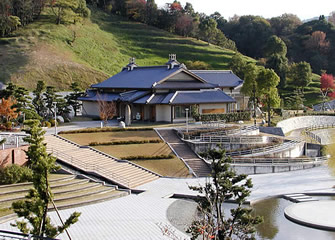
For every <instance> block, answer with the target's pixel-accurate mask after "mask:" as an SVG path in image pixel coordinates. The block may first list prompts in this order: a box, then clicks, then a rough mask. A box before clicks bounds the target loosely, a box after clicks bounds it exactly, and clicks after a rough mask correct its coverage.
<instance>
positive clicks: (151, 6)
mask: <svg viewBox="0 0 335 240" xmlns="http://www.w3.org/2000/svg"><path fill="white" fill-rule="evenodd" d="M157 16H158V12H157V4H156V3H155V0H147V2H146V4H145V23H146V24H149V25H152V26H154V25H156V23H157Z"/></svg>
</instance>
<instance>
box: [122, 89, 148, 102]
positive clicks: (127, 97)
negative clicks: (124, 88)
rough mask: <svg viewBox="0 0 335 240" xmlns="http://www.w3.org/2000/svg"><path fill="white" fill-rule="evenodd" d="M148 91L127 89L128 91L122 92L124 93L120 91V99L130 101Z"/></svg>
mask: <svg viewBox="0 0 335 240" xmlns="http://www.w3.org/2000/svg"><path fill="white" fill-rule="evenodd" d="M149 93H150V92H149V91H136V90H134V91H129V92H124V93H120V99H121V101H124V102H132V101H134V100H136V99H138V98H141V97H143V96H144V95H147V94H149Z"/></svg>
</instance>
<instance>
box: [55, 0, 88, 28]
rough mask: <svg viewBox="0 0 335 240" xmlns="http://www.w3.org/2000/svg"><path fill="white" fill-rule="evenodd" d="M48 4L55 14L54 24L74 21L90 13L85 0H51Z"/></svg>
mask: <svg viewBox="0 0 335 240" xmlns="http://www.w3.org/2000/svg"><path fill="white" fill-rule="evenodd" d="M50 6H51V10H52V12H53V14H54V15H55V16H56V24H61V23H65V22H76V21H77V20H79V19H80V18H82V17H84V18H85V17H88V16H89V15H90V10H89V9H88V8H87V6H86V1H85V0H51V2H50Z"/></svg>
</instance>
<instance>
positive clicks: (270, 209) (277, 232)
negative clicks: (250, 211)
mask: <svg viewBox="0 0 335 240" xmlns="http://www.w3.org/2000/svg"><path fill="white" fill-rule="evenodd" d="M317 198H319V199H320V200H326V199H327V200H329V199H333V197H317ZM291 204H296V203H292V202H290V201H287V200H285V199H282V198H272V199H266V200H263V201H260V202H258V203H256V204H254V205H253V206H252V207H253V208H254V209H255V213H257V214H259V215H261V216H263V218H264V223H262V224H261V225H260V226H259V227H258V228H257V239H275V240H318V239H322V240H333V239H335V232H329V231H323V230H318V229H314V228H309V227H305V226H302V225H299V224H296V223H293V222H291V221H290V220H288V219H286V218H285V216H284V209H285V208H286V207H287V206H289V205H291Z"/></svg>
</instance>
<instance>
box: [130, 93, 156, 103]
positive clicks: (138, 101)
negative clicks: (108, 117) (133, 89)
mask: <svg viewBox="0 0 335 240" xmlns="http://www.w3.org/2000/svg"><path fill="white" fill-rule="evenodd" d="M151 95H152V94H148V95H145V96H144V97H141V98H140V99H137V100H136V101H134V102H133V103H137V104H146V103H147V101H148V99H149V98H150V97H151Z"/></svg>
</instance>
